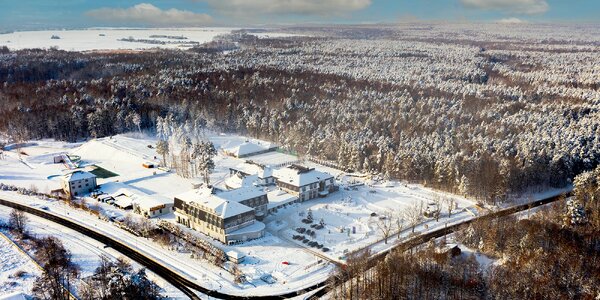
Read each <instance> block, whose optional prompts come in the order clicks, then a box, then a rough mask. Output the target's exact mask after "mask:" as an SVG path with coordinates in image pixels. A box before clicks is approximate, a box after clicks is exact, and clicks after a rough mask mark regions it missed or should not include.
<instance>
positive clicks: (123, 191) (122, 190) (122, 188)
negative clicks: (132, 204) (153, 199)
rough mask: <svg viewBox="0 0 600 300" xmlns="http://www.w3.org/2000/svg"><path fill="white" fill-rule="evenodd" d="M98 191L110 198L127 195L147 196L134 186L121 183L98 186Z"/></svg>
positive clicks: (107, 183)
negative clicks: (110, 196)
mask: <svg viewBox="0 0 600 300" xmlns="http://www.w3.org/2000/svg"><path fill="white" fill-rule="evenodd" d="M100 190H101V191H103V192H105V193H106V194H109V195H112V196H118V195H127V196H129V197H134V196H146V195H147V194H146V193H144V192H142V191H141V190H139V189H137V188H135V187H134V186H131V185H128V184H125V183H122V182H106V183H103V184H102V185H100Z"/></svg>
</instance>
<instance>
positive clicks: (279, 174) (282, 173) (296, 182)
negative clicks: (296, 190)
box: [273, 165, 333, 187]
mask: <svg viewBox="0 0 600 300" xmlns="http://www.w3.org/2000/svg"><path fill="white" fill-rule="evenodd" d="M273 176H275V178H277V180H278V181H280V182H283V183H287V184H291V185H293V186H297V187H301V186H305V185H308V184H311V183H316V182H319V181H321V180H325V179H329V178H333V175H331V174H329V173H325V172H321V171H317V170H315V169H309V168H306V167H302V166H297V165H291V166H287V167H285V168H281V169H277V170H275V171H273Z"/></svg>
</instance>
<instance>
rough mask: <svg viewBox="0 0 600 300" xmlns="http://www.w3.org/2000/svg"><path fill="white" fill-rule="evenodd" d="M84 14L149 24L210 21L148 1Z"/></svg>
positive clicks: (176, 24)
mask: <svg viewBox="0 0 600 300" xmlns="http://www.w3.org/2000/svg"><path fill="white" fill-rule="evenodd" d="M85 15H87V16H89V17H92V18H94V19H97V20H101V21H105V22H111V23H120V24H139V25H150V26H180V25H183V26H200V25H206V24H208V23H211V22H212V17H211V16H209V15H207V14H199V13H194V12H191V11H187V10H179V9H175V8H171V9H167V10H161V9H160V8H158V7H156V6H154V5H152V4H149V3H140V4H137V5H135V6H132V7H129V8H108V7H104V8H99V9H94V10H90V11H87V12H86V13H85Z"/></svg>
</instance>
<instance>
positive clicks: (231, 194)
mask: <svg viewBox="0 0 600 300" xmlns="http://www.w3.org/2000/svg"><path fill="white" fill-rule="evenodd" d="M266 194H267V193H266V192H265V191H264V189H262V188H258V187H253V186H243V187H241V188H239V189H235V190H229V191H224V192H220V193H217V194H216V195H217V196H219V197H221V198H223V199H225V200H229V201H236V202H240V201H244V200H248V199H252V198H256V197H260V196H263V195H266Z"/></svg>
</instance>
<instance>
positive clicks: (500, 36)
mask: <svg viewBox="0 0 600 300" xmlns="http://www.w3.org/2000/svg"><path fill="white" fill-rule="evenodd" d="M287 30H288V31H289V32H290V33H297V34H302V35H303V36H290V37H281V38H261V39H258V38H249V37H248V36H247V35H239V34H238V35H236V36H234V38H236V39H237V49H236V50H232V51H231V50H228V51H225V52H223V51H206V46H204V48H202V49H192V50H190V51H171V50H160V51H152V52H139V53H111V52H102V53H93V52H92V53H76V52H64V51H58V50H49V51H47V50H20V51H9V50H8V49H6V48H4V49H0V81H2V82H3V85H2V87H1V88H0V132H2V133H3V134H4V135H5V136H6V137H7V140H11V141H17V142H18V141H24V140H27V139H38V138H44V137H54V138H58V139H62V140H69V141H74V140H77V139H81V138H88V137H101V136H107V135H113V134H117V133H121V132H125V131H138V130H145V129H147V130H156V128H157V121H158V120H164V119H165V118H167V119H169V120H173V121H174V122H173V124H180V126H182V127H185V126H187V128H204V127H206V128H210V129H216V130H222V131H230V132H238V133H241V134H247V135H250V136H255V137H259V138H262V139H267V140H271V141H274V142H276V143H279V144H281V145H282V146H283V147H284V148H287V149H289V150H292V151H295V152H298V153H299V154H301V155H305V154H310V155H311V156H313V157H317V158H320V159H326V160H330V161H334V162H337V163H338V164H340V165H342V166H347V168H348V169H349V170H361V171H373V172H378V173H381V174H382V175H384V176H389V177H393V178H398V179H404V180H410V181H417V182H422V183H425V184H426V185H428V186H432V187H434V188H439V189H444V190H448V191H451V192H454V193H460V194H465V195H470V196H472V197H476V198H478V199H482V200H485V201H489V202H496V201H501V200H504V199H505V198H506V197H507V195H511V194H514V193H518V192H522V191H524V190H526V189H528V188H544V187H548V186H552V187H562V186H565V185H567V184H569V183H570V182H571V180H572V179H573V178H574V176H576V175H577V174H579V173H581V172H583V171H587V170H591V169H593V168H594V167H595V166H597V165H598V164H599V162H600V126H598V125H599V124H600V115H599V114H600V113H599V111H598V109H599V108H600V89H599V88H600V69H599V66H600V57H599V56H598V55H597V53H598V51H599V50H600V28H599V27H594V26H592V25H589V26H586V25H578V26H574V25H573V26H569V25H552V26H550V25H500V24H471V25H469V24H462V25H449V24H443V25H435V24H432V25H427V24H405V25H397V26H388V27H386V26H377V27H376V26H367V25H365V26H335V27H326V28H316V27H308V28H290V29H287Z"/></svg>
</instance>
